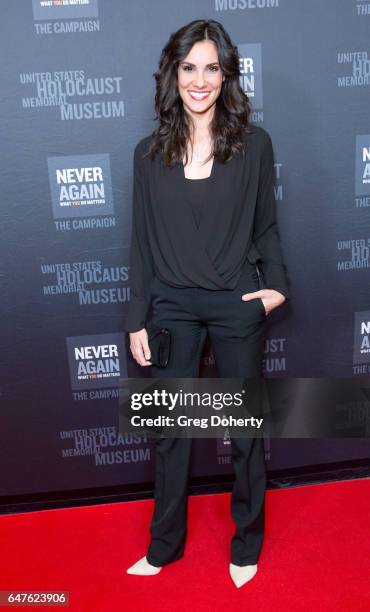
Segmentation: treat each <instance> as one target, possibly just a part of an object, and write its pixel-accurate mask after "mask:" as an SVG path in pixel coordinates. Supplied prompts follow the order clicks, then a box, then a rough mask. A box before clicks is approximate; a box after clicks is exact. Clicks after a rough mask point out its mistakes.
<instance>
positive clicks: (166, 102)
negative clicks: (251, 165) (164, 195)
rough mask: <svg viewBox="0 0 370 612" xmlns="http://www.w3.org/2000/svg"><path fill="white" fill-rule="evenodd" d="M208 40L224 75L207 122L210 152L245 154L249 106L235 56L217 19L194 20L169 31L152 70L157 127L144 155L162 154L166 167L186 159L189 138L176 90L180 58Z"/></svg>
mask: <svg viewBox="0 0 370 612" xmlns="http://www.w3.org/2000/svg"><path fill="white" fill-rule="evenodd" d="M205 39H206V40H207V39H208V40H212V41H213V42H214V43H215V44H216V47H217V51H218V61H219V64H220V68H221V71H222V73H223V75H225V80H224V81H223V83H222V87H221V91H220V95H219V96H218V98H217V100H216V107H215V113H214V116H213V118H212V121H211V124H210V134H211V138H212V142H213V150H212V151H211V154H210V157H209V159H210V158H211V157H212V156H213V155H214V157H215V159H217V160H218V161H221V162H225V161H228V160H229V159H231V158H233V157H234V156H236V155H238V154H243V153H244V147H245V144H246V139H247V134H248V133H250V129H249V126H250V114H251V105H250V102H249V98H248V96H247V95H246V94H245V93H244V91H243V89H242V88H241V86H240V67H239V54H238V49H237V47H236V46H234V45H233V44H232V41H231V39H230V36H229V35H228V33H227V32H226V31H225V29H224V28H223V26H222V25H221V23H219V22H218V21H215V20H213V19H197V20H195V21H191V22H190V23H188V24H187V25H185V26H183V27H182V28H180V29H179V30H177V32H174V33H173V34H171V36H170V38H169V40H168V42H167V44H166V45H165V47H164V48H163V51H162V53H161V57H160V61H159V70H158V71H157V72H155V73H154V74H153V76H154V78H155V80H156V94H155V112H156V117H155V120H158V121H159V125H158V127H157V128H156V130H155V131H154V132H152V134H151V141H150V145H149V148H148V151H147V153H146V154H145V156H146V155H149V156H150V157H151V158H153V157H154V155H155V154H156V153H159V154H160V155H161V156H162V159H163V161H164V163H165V164H166V165H167V166H172V165H173V164H175V163H177V162H180V161H182V160H183V158H184V155H185V160H186V164H187V161H188V155H187V143H188V142H191V141H190V134H191V118H189V117H188V114H187V112H186V111H185V110H184V107H183V101H182V98H181V96H180V93H179V90H178V84H177V79H178V75H177V72H178V66H179V62H180V61H182V60H184V58H185V57H186V56H187V55H188V53H189V52H190V50H191V48H192V46H193V45H194V44H195V43H197V42H199V41H202V40H205Z"/></svg>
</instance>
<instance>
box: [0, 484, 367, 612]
mask: <svg viewBox="0 0 370 612" xmlns="http://www.w3.org/2000/svg"><path fill="white" fill-rule="evenodd" d="M229 507H230V494H228V493H227V494H219V495H204V496H196V497H190V499H189V532H188V541H187V548H186V551H185V556H184V557H183V558H182V559H181V560H179V561H176V562H175V563H173V564H171V565H168V566H166V567H165V568H164V569H163V570H162V572H161V573H160V574H159V575H157V576H150V577H148V576H147V577H138V576H129V575H127V574H126V573H125V569H126V568H127V567H128V566H129V565H131V564H132V563H134V562H135V561H137V559H139V558H140V557H142V556H143V555H144V554H145V552H146V546H147V544H148V541H149V522H150V519H151V515H152V511H153V501H152V500H148V501H140V502H124V503H117V504H104V505H97V506H91V507H80V508H70V509H63V510H45V511H40V512H32V513H26V514H17V515H6V516H2V517H0V537H1V562H0V590H3V591H4V590H12V589H18V590H21V591H24V590H37V591H40V590H43V589H47V590H49V591H50V590H59V591H60V590H66V591H69V592H70V605H69V607H65V608H62V609H66V610H73V612H74V611H83V612H95V611H97V612H116V611H117V612H118V611H126V610H135V612H136V611H139V612H140V611H142V610H148V611H150V612H151V611H157V610H158V611H161V612H162V611H163V612H166V611H168V612H174V611H175V612H182V611H185V610H186V611H187V612H189V611H190V612H197V611H199V610H201V611H203V610H208V609H210V608H211V609H213V610H216V611H219V612H221V611H222V612H225V611H227V612H230V611H237V612H241V611H242V610H246V611H251V612H254V611H265V610H266V611H267V610H268V611H269V612H270V611H273V612H275V611H276V610H281V611H284V612H290V611H292V612H293V611H294V612H296V611H298V610H301V608H304V609H310V608H312V607H313V606H318V607H319V609H320V611H321V612H324V611H328V610H333V611H334V610H335V611H336V612H338V611H340V612H343V611H347V610H348V612H361V611H365V610H366V611H367V612H369V610H370V571H369V570H370V537H369V536H370V533H369V531H370V480H369V479H361V480H355V481H345V482H339V483H329V484H323V485H322V484H320V485H311V486H305V487H299V488H291V489H284V490H273V491H268V492H267V499H266V538H265V542H264V546H263V551H262V554H261V557H260V561H259V570H258V573H257V575H256V577H255V578H253V580H252V581H251V582H250V583H249V584H246V585H244V586H243V587H241V588H240V589H236V587H234V585H233V583H232V582H231V578H230V577H229V574H228V563H229V557H228V555H229V541H230V537H231V535H232V532H233V523H232V519H231V517H230V512H229ZM4 609H5V608H4ZM28 609H36V608H28ZM37 609H41V607H37ZM43 609H47V610H49V609H50V610H51V609H53V610H55V609H56V608H55V607H54V608H51V607H46V608H45V607H43ZM59 609H60V608H59Z"/></svg>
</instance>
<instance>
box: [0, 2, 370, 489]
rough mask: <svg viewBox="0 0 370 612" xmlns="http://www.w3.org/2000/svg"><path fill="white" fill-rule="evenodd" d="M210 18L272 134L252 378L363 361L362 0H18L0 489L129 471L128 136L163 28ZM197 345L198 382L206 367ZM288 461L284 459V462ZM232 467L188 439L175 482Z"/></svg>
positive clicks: (141, 446)
mask: <svg viewBox="0 0 370 612" xmlns="http://www.w3.org/2000/svg"><path fill="white" fill-rule="evenodd" d="M199 18H212V19H216V20H218V21H220V22H221V23H222V24H223V25H224V26H225V28H226V29H227V31H228V32H229V33H230V35H231V37H232V39H233V41H234V43H235V44H236V45H237V46H238V49H239V53H240V67H241V85H242V87H243V88H244V90H245V92H246V93H247V94H248V96H249V97H250V99H251V102H252V104H253V116H252V121H253V122H254V123H256V124H258V125H262V126H263V127H264V128H265V129H267V130H268V132H269V133H270V135H271V137H272V141H273V144H274V150H275V161H276V165H275V170H276V189H275V194H276V201H277V208H278V221H279V226H280V234H281V239H282V244H283V251H284V256H285V260H286V263H287V267H288V272H289V277H290V281H291V292H292V299H291V301H290V303H289V304H285V305H284V306H283V307H282V308H280V309H277V310H276V311H275V312H274V313H272V314H271V316H270V317H269V320H268V322H267V330H266V343H265V353H264V371H265V374H266V376H274V377H357V376H364V375H367V374H369V372H370V351H369V347H370V343H369V332H370V323H369V317H370V303H369V302H370V293H369V249H370V122H369V119H370V113H369V108H370V105H369V93H370V89H369V84H370V38H369V26H370V4H369V3H368V2H367V1H365V0H326V1H325V2H322V1H321V0H310V2H307V1H306V0H190V1H188V2H180V0H158V1H157V2H153V1H152V0H132V1H130V2H129V1H125V2H122V1H121V0H104V1H103V0H58V1H54V0H18V1H17V2H11V1H10V0H8V1H7V2H6V7H5V6H4V7H3V11H2V19H1V26H0V27H1V46H2V53H1V56H2V68H1V71H2V75H1V94H2V95H1V120H2V122H1V123H2V132H1V139H0V150H1V154H2V163H1V166H0V182H1V192H2V196H1V202H2V207H1V210H2V214H1V234H2V238H1V247H0V248H1V263H0V265H1V268H2V271H1V284H2V292H1V300H0V320H1V327H2V336H1V337H2V339H1V348H2V350H1V355H2V375H1V400H2V405H1V414H0V420H1V427H2V441H1V451H0V453H1V472H2V474H1V481H2V484H1V491H0V494H1V496H11V495H21V494H32V493H34V494H36V493H42V492H48V491H61V490H73V489H80V488H90V487H100V486H111V485H131V484H132V485H133V484H135V485H138V484H140V483H141V482H147V481H150V480H152V479H153V477H154V453H153V450H154V443H153V440H151V439H147V438H145V437H140V436H138V435H123V434H120V433H119V430H118V410H117V405H118V379H119V377H123V378H125V377H140V376H143V375H146V376H147V375H148V373H147V372H145V374H144V373H143V371H142V370H143V369H142V368H140V367H139V366H137V365H136V363H135V362H134V361H133V359H132V358H131V356H130V354H129V350H128V344H127V337H126V336H125V334H124V332H123V324H124V318H125V312H126V309H127V303H128V300H129V296H130V270H129V266H128V264H129V259H128V257H129V246H130V244H129V242H130V225H131V207H132V200H131V197H132V160H133V150H134V147H135V145H136V143H137V142H138V140H140V139H141V138H142V137H144V136H146V135H148V134H149V133H150V132H151V131H152V130H153V129H154V127H155V125H156V124H155V121H154V110H153V97H154V91H155V89H154V78H153V73H154V71H155V70H156V69H157V66H158V60H159V56H160V52H161V50H162V48H163V46H164V44H165V43H166V42H167V40H168V37H169V35H170V33H172V32H174V31H175V30H177V29H178V28H179V27H180V26H182V25H184V24H185V23H188V22H189V21H191V20H193V19H199ZM214 374H215V372H214V360H213V356H212V347H211V346H210V344H209V343H207V344H206V346H205V349H204V353H203V356H202V376H203V375H204V376H214ZM366 457H369V443H368V441H367V440H366V439H360V440H355V439H346V440H340V439H331V440H329V439H326V440H325V439H322V440H270V441H269V440H266V459H267V461H268V463H267V465H268V469H269V470H271V471H272V470H279V469H285V468H286V469H294V471H295V473H297V469H298V468H302V469H303V468H304V467H307V466H310V465H315V464H330V463H332V462H337V461H349V460H351V459H361V458H366ZM298 471H299V469H298ZM229 472H230V473H231V472H232V463H231V457H230V446H229V445H228V444H227V441H224V440H223V439H221V440H209V439H208V440H194V455H193V463H192V476H205V477H213V476H215V475H218V474H223V473H229Z"/></svg>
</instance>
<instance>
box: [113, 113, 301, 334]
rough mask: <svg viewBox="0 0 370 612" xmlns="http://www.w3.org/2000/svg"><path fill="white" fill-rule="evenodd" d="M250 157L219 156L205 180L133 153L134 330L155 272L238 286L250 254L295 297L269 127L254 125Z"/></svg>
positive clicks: (271, 280)
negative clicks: (281, 228) (278, 207)
mask: <svg viewBox="0 0 370 612" xmlns="http://www.w3.org/2000/svg"><path fill="white" fill-rule="evenodd" d="M251 129H252V132H251V133H250V134H248V135H247V141H246V146H245V155H244V156H243V155H241V154H240V155H238V156H235V157H234V158H233V159H231V160H230V161H228V162H225V163H223V162H219V161H217V160H216V159H215V158H214V159H213V165H212V171H211V175H210V176H209V177H208V178H205V179H188V178H186V177H185V173H184V165H183V163H182V162H178V163H176V164H175V165H174V166H172V167H167V166H165V164H164V162H163V160H162V158H161V157H160V156H159V155H156V156H155V158H154V159H153V160H151V159H150V157H149V156H148V157H145V158H143V157H142V156H143V154H144V153H145V152H146V151H147V148H148V145H149V142H150V139H151V136H147V137H145V138H143V139H142V140H140V141H139V142H138V143H137V145H136V147H135V151H134V159H133V201H132V205H133V208H132V229H131V247H130V271H129V281H130V301H129V305H128V311H127V313H126V318H125V330H126V331H127V332H134V331H139V330H140V329H142V328H143V327H145V325H146V320H147V315H148V311H149V307H150V296H151V285H152V282H153V280H154V278H155V277H158V278H159V279H160V280H162V281H163V282H165V283H168V284H169V285H172V286H174V287H204V288H207V289H213V290H215V291H217V290H218V289H223V290H225V289H231V290H232V289H235V287H236V285H237V282H238V280H239V277H240V274H241V271H242V268H243V265H244V263H245V260H246V259H247V258H248V260H249V261H250V262H251V263H253V264H257V265H258V267H259V270H260V271H261V273H262V276H263V281H264V284H265V287H266V288H267V289H275V290H276V291H279V292H280V293H282V294H283V295H284V296H285V297H286V298H289V297H290V295H289V288H288V279H287V275H286V268H285V264H284V261H283V255H282V250H281V245H280V239H279V233H278V227H277V220H276V200H275V193H274V180H275V173H274V153H273V147H272V142H271V137H270V135H269V134H268V132H267V131H266V130H265V129H264V128H262V127H260V126H256V125H251Z"/></svg>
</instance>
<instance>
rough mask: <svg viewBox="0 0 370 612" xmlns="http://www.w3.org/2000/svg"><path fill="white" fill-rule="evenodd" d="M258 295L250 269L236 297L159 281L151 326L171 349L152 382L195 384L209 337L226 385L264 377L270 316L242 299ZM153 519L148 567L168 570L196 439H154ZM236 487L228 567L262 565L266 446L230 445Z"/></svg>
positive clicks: (179, 539)
mask: <svg viewBox="0 0 370 612" xmlns="http://www.w3.org/2000/svg"><path fill="white" fill-rule="evenodd" d="M258 288H259V281H258V275H257V272H256V271H255V268H254V266H252V265H251V264H249V262H247V263H246V265H245V266H244V268H243V273H242V275H241V277H240V280H239V282H238V285H237V287H236V288H235V289H234V290H233V291H230V290H217V291H214V290H209V289H204V288H200V287H199V288H198V287H186V288H177V287H172V286H170V285H168V284H165V283H163V282H162V281H160V280H159V279H155V281H154V283H153V286H152V301H151V304H152V315H151V316H152V320H153V322H154V323H156V324H158V325H163V326H166V327H168V328H169V329H170V330H171V332H172V337H173V342H172V347H171V358H170V361H169V363H168V366H167V367H166V368H164V369H161V368H157V367H156V366H154V365H153V366H151V374H152V377H154V378H172V377H174V378H175V377H176V378H177V377H178V378H186V377H189V378H197V377H198V376H199V365H200V357H201V354H202V349H203V344H204V340H205V338H206V336H207V333H208V334H209V336H210V340H211V343H212V349H213V354H214V357H215V361H216V368H217V373H218V375H219V377H221V378H235V377H236V378H239V377H240V378H244V377H255V376H262V355H263V342H264V338H263V332H264V323H265V321H266V313H265V308H264V305H263V302H262V300H261V299H260V298H257V299H254V300H251V301H247V302H244V301H243V300H242V299H241V296H242V294H243V293H247V292H249V291H256V290H258ZM155 444H156V458H155V461H156V467H155V489H154V501H155V505H154V514H153V518H152V522H151V525H150V533H151V541H150V545H149V549H148V552H147V555H146V556H147V559H148V561H149V562H150V563H151V564H152V565H155V566H163V565H165V564H167V563H170V562H172V561H175V560H177V559H179V558H180V557H182V556H183V554H184V549H185V542H186V535H187V512H188V489H187V487H188V476H189V466H190V456H191V446H192V438H156V440H155ZM231 448H232V460H233V468H234V473H235V481H234V485H233V489H232V494H231V514H232V517H233V520H234V522H235V525H236V530H235V533H234V535H233V537H232V540H231V550H230V560H231V562H232V563H235V564H236V565H249V564H254V563H257V559H258V557H259V554H260V550H261V547H262V542H263V533H264V511H265V506H264V504H265V488H266V470H265V457H264V446H263V439H262V438H233V437H232V438H231Z"/></svg>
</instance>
